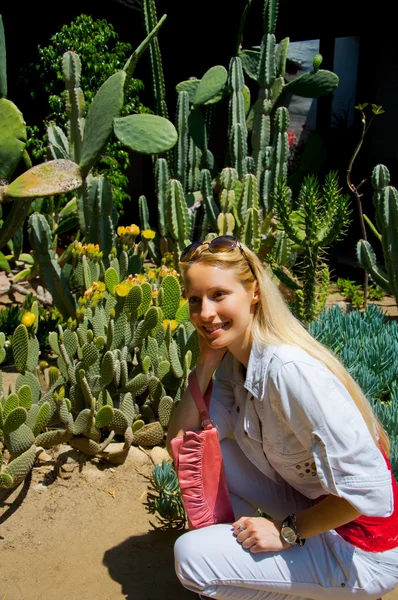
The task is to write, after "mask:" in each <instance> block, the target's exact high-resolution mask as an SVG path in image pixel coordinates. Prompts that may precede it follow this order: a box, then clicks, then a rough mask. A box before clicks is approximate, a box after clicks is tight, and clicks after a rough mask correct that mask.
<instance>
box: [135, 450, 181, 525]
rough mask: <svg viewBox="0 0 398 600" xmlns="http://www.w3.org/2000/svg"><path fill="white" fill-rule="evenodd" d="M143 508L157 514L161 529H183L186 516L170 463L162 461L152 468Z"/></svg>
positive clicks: (176, 479)
mask: <svg viewBox="0 0 398 600" xmlns="http://www.w3.org/2000/svg"><path fill="white" fill-rule="evenodd" d="M145 508H146V509H147V511H148V512H149V513H151V514H155V513H158V514H157V518H158V519H159V521H160V523H161V525H162V526H163V527H170V526H172V527H175V528H177V529H183V528H184V527H185V523H186V514H185V510H184V505H183V502H182V498H181V493H180V486H179V483H178V478H177V474H176V472H175V470H174V467H173V464H172V463H171V462H166V461H165V460H164V459H163V460H162V464H161V465H156V466H155V467H154V469H153V471H152V477H151V479H150V480H149V492H148V494H147V500H146V503H145Z"/></svg>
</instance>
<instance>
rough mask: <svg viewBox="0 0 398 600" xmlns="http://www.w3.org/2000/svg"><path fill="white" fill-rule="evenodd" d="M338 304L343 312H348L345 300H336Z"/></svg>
mask: <svg viewBox="0 0 398 600" xmlns="http://www.w3.org/2000/svg"><path fill="white" fill-rule="evenodd" d="M336 306H338V307H339V309H340V310H341V311H342V312H343V313H346V312H347V311H348V306H347V302H344V301H343V300H340V302H336Z"/></svg>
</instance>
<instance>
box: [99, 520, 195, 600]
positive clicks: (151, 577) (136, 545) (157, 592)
mask: <svg viewBox="0 0 398 600" xmlns="http://www.w3.org/2000/svg"><path fill="white" fill-rule="evenodd" d="M181 534H182V532H181V531H150V532H148V533H147V534H145V535H140V536H132V537H130V538H129V539H128V540H126V541H124V542H123V543H122V544H119V545H118V546H114V547H113V548H110V549H109V550H107V551H106V552H105V554H104V559H103V564H104V565H105V566H106V567H107V568H108V571H109V575H110V576H111V577H112V579H113V580H114V581H117V582H119V584H120V585H121V587H122V593H123V594H126V600H195V599H196V598H197V595H196V594H193V593H191V592H188V591H187V590H185V589H184V588H183V587H182V585H181V584H180V582H179V581H178V579H177V577H176V574H175V571H174V556H173V546H174V542H175V540H176V539H177V538H178V537H179V536H180V535H181Z"/></svg>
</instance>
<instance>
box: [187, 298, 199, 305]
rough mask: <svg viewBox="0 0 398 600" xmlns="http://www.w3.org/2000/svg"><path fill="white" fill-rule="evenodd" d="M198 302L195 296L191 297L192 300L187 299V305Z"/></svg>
mask: <svg viewBox="0 0 398 600" xmlns="http://www.w3.org/2000/svg"><path fill="white" fill-rule="evenodd" d="M198 302H200V300H199V298H198V297H197V296H192V298H189V299H188V303H189V304H198Z"/></svg>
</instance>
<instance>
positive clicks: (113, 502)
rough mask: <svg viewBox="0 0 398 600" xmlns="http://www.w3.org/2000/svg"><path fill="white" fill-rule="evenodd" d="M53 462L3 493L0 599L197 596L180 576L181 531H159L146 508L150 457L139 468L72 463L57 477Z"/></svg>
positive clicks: (0, 497)
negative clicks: (176, 546) (177, 548)
mask: <svg viewBox="0 0 398 600" xmlns="http://www.w3.org/2000/svg"><path fill="white" fill-rule="evenodd" d="M137 452H140V451H139V450H137ZM135 462H136V463H137V462H138V461H135ZM52 464H53V463H52V461H49V462H47V463H46V462H43V463H42V464H41V466H38V467H35V468H34V470H33V473H32V477H31V478H29V480H27V481H26V482H25V484H21V485H20V486H19V487H18V488H17V489H16V490H14V491H13V492H12V493H11V494H10V493H9V492H6V491H4V490H3V491H2V492H1V491H0V564H1V567H0V572H1V576H0V599H1V600H54V599H56V600H80V599H83V598H84V599H85V600H94V599H95V600H110V599H112V600H113V599H114V600H118V599H119V598H120V599H122V598H128V599H129V600H164V599H166V600H167V599H170V600H171V599H176V600H189V599H190V598H191V599H194V598H196V596H195V594H191V593H189V592H187V591H186V590H184V588H183V587H182V586H181V585H180V583H179V581H178V580H177V578H176V576H175V574H174V569H173V543H174V541H175V539H176V538H177V536H178V535H180V534H181V532H173V531H159V530H155V529H154V528H153V526H152V524H151V522H152V523H155V522H156V519H155V517H154V515H150V514H149V513H148V512H147V511H146V510H145V508H144V505H143V501H144V500H145V495H146V490H147V484H148V482H147V480H146V479H145V477H144V476H143V475H141V474H140V473H144V474H145V473H147V474H149V473H150V472H151V468H152V463H151V462H150V461H149V460H148V459H147V457H146V456H145V455H144V456H143V460H142V461H141V464H140V465H139V466H137V464H133V462H132V461H128V462H127V463H126V464H124V465H121V466H118V467H116V468H114V467H111V468H109V467H108V466H106V467H103V466H101V465H92V464H86V465H79V464H76V463H74V464H66V465H65V467H64V469H66V470H65V472H63V473H62V475H61V476H59V477H58V478H55V479H54V478H53V477H52V473H53V468H52Z"/></svg>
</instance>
